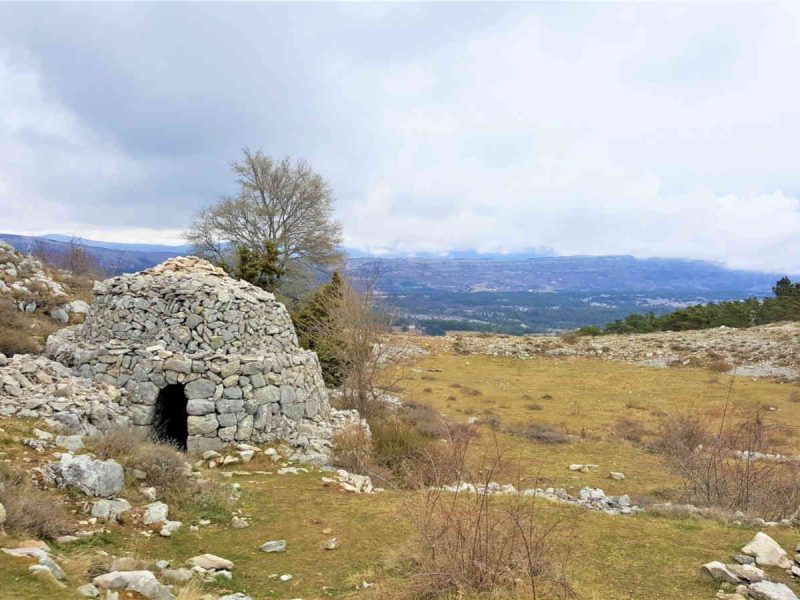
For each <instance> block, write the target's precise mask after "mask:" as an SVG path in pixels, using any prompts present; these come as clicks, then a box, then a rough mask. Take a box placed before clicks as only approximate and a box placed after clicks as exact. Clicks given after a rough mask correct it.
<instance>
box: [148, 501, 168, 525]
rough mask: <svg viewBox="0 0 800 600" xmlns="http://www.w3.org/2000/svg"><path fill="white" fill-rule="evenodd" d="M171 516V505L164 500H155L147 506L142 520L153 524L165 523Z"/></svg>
mask: <svg viewBox="0 0 800 600" xmlns="http://www.w3.org/2000/svg"><path fill="white" fill-rule="evenodd" d="M168 516H169V506H167V505H166V504H164V503H163V502H153V503H152V504H148V505H147V506H146V507H145V511H144V516H143V517H142V521H143V522H144V524H145V525H152V524H153V523H163V522H164V521H166V520H167V517H168Z"/></svg>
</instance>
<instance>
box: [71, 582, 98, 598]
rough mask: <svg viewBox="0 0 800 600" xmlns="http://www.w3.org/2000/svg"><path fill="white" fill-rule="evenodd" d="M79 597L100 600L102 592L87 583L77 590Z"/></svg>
mask: <svg viewBox="0 0 800 600" xmlns="http://www.w3.org/2000/svg"><path fill="white" fill-rule="evenodd" d="M75 591H76V592H78V595H80V596H83V597H84V598H99V597H100V590H98V589H97V588H96V587H95V586H94V585H93V584H91V583H87V584H84V585H82V586H80V587H79V588H78V589H77V590H75Z"/></svg>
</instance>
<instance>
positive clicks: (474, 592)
mask: <svg viewBox="0 0 800 600" xmlns="http://www.w3.org/2000/svg"><path fill="white" fill-rule="evenodd" d="M465 454H466V452H465V451H463V452H462V455H461V458H462V463H461V465H460V471H461V474H462V478H461V480H462V481H470V482H472V483H475V484H478V485H483V486H486V485H487V484H488V483H489V482H490V481H492V480H493V477H494V476H495V475H496V473H497V472H498V471H499V464H500V462H501V457H500V455H499V453H498V455H497V456H496V457H495V458H494V459H493V460H492V461H491V463H487V461H484V462H483V463H482V465H481V468H480V470H479V471H478V472H480V473H483V476H482V477H481V478H480V479H472V477H471V476H470V474H468V473H466V470H465V464H466V463H465V462H464V460H463V459H464V456H465ZM406 511H407V514H408V517H409V520H410V521H411V524H412V525H413V527H414V530H415V532H416V536H415V538H414V540H413V542H414V546H413V547H414V551H413V552H412V553H411V557H410V559H409V561H408V567H409V570H410V575H411V577H410V582H411V583H410V586H411V590H410V596H411V597H412V598H443V597H459V598H461V597H473V596H477V597H489V596H490V595H492V596H493V595H495V594H502V593H507V594H509V595H511V594H513V596H514V597H522V596H528V597H530V598H534V599H536V598H574V597H575V593H574V591H573V590H572V587H571V586H570V584H569V582H568V580H567V577H566V574H565V567H566V565H567V564H568V562H569V550H570V545H571V542H570V541H569V536H566V535H565V534H564V531H563V529H564V527H562V522H561V521H551V522H545V521H544V520H543V518H542V517H541V516H540V514H539V513H538V510H537V504H536V501H535V499H534V498H531V497H525V496H522V495H515V496H498V495H496V494H491V493H490V494H474V493H469V492H458V493H452V492H446V491H443V489H442V488H441V487H434V488H428V489H427V490H426V491H425V492H424V495H423V499H422V501H420V499H419V498H418V497H415V498H414V499H413V500H412V501H410V502H409V503H408V505H407V507H406Z"/></svg>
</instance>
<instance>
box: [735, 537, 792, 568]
mask: <svg viewBox="0 0 800 600" xmlns="http://www.w3.org/2000/svg"><path fill="white" fill-rule="evenodd" d="M742 552H743V553H744V554H748V555H750V556H753V557H755V559H756V564H757V565H759V566H763V567H779V568H781V569H789V568H791V566H792V561H791V560H789V557H788V556H787V554H786V551H785V550H784V549H783V548H781V547H780V545H779V544H778V542H776V541H775V540H773V539H772V538H771V537H769V536H768V535H767V534H766V533H763V532H761V531H759V532H758V533H757V534H756V536H755V537H754V538H753V539H752V540H751V541H750V543H749V544H747V545H746V546H745V547H744V548H742Z"/></svg>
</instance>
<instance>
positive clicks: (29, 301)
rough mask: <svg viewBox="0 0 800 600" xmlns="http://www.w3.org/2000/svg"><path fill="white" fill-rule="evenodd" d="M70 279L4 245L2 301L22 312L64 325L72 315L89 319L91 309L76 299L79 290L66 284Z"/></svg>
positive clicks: (1, 252) (1, 250) (0, 268)
mask: <svg viewBox="0 0 800 600" xmlns="http://www.w3.org/2000/svg"><path fill="white" fill-rule="evenodd" d="M68 278H69V275H68V274H66V273H54V272H53V271H52V270H51V269H48V268H47V267H45V265H44V264H43V263H42V261H40V260H38V259H36V258H34V257H33V256H26V255H23V254H21V253H19V252H17V251H16V250H14V248H12V247H11V246H10V245H8V244H6V243H5V242H0V299H4V298H6V299H9V300H12V301H13V302H14V304H15V305H16V306H17V308H18V309H19V310H20V311H23V312H26V313H34V312H37V311H43V312H45V313H46V314H48V315H49V316H50V317H51V318H52V319H53V320H54V321H56V322H58V323H61V324H64V325H66V324H67V323H68V322H69V320H70V315H71V314H75V315H85V314H86V313H87V312H88V310H89V305H88V304H87V303H86V301H85V300H82V299H77V298H76V297H75V296H76V290H75V289H72V287H71V286H70V285H69V284H67V283H66V282H65V279H68Z"/></svg>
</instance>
